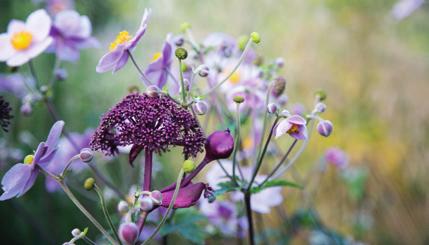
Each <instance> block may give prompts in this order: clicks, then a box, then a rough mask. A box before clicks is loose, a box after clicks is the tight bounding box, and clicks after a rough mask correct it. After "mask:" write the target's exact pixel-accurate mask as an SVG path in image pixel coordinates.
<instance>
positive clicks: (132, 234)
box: [119, 222, 139, 245]
mask: <svg viewBox="0 0 429 245" xmlns="http://www.w3.org/2000/svg"><path fill="white" fill-rule="evenodd" d="M138 234H139V229H138V227H137V225H136V224H135V223H131V222H129V223H123V224H121V225H120V226H119V238H120V239H121V241H122V242H124V243H125V244H127V245H133V244H134V243H135V242H136V240H137V236H138Z"/></svg>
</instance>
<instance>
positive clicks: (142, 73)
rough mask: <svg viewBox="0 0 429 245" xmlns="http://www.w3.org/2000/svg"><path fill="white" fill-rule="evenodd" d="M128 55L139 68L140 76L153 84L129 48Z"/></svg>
mask: <svg viewBox="0 0 429 245" xmlns="http://www.w3.org/2000/svg"><path fill="white" fill-rule="evenodd" d="M127 53H128V56H130V58H131V61H132V62H133V65H134V67H135V68H136V69H137V71H138V73H139V74H140V76H141V77H142V78H143V79H144V80H146V82H148V83H149V84H153V83H152V82H151V81H150V79H149V78H148V77H147V76H146V75H145V74H144V72H143V70H142V69H141V68H140V66H139V65H138V64H137V61H136V60H135V59H134V56H133V55H132V54H131V52H130V51H129V50H127Z"/></svg>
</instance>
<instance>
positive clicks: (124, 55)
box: [112, 52, 130, 73]
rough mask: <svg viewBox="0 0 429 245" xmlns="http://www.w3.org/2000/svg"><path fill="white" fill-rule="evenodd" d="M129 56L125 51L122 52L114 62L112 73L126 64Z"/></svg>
mask: <svg viewBox="0 0 429 245" xmlns="http://www.w3.org/2000/svg"><path fill="white" fill-rule="evenodd" d="M129 57H130V56H129V55H128V53H127V52H123V53H122V55H121V57H119V59H118V61H117V62H116V65H115V67H114V68H113V70H112V73H115V72H117V71H119V70H120V69H121V68H122V67H124V65H125V64H127V62H128V58H129Z"/></svg>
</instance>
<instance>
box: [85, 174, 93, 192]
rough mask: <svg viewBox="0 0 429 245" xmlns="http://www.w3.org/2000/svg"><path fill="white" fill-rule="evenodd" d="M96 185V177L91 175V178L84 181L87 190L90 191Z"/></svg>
mask: <svg viewBox="0 0 429 245" xmlns="http://www.w3.org/2000/svg"><path fill="white" fill-rule="evenodd" d="M94 185H95V179H94V178H91V177H90V178H87V179H86V180H85V182H84V183H83V188H85V190H87V191H90V190H92V189H94Z"/></svg>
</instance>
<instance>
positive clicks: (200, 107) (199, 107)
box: [194, 100, 209, 115]
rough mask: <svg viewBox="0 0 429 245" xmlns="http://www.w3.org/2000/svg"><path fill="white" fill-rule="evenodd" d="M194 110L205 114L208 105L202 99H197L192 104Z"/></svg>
mask: <svg viewBox="0 0 429 245" xmlns="http://www.w3.org/2000/svg"><path fill="white" fill-rule="evenodd" d="M194 110H195V112H196V113H197V114H198V115H205V114H206V113H207V111H208V110H209V105H208V104H207V102H205V101H203V100H198V101H197V102H196V103H195V104H194Z"/></svg>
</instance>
